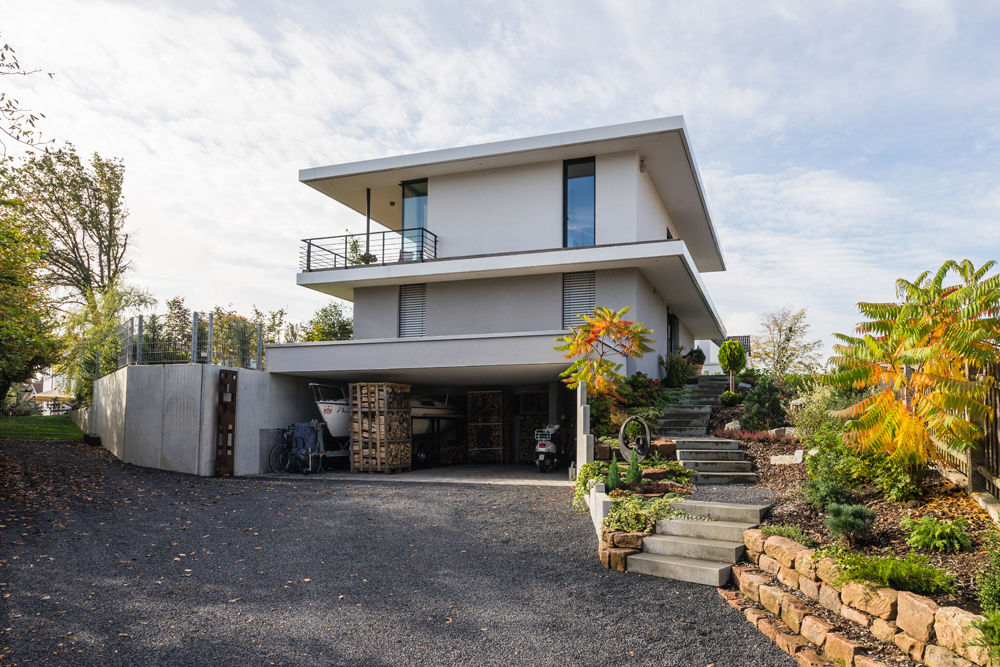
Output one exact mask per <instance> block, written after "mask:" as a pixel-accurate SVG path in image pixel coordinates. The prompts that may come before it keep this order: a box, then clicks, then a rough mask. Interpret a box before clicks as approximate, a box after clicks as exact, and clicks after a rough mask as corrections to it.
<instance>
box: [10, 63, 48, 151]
mask: <svg viewBox="0 0 1000 667" xmlns="http://www.w3.org/2000/svg"><path fill="white" fill-rule="evenodd" d="M40 71H41V70H37V69H36V70H26V69H24V68H23V67H21V63H20V62H18V60H17V54H16V53H15V52H14V49H13V48H12V47H11V45H10V44H3V46H0V76H30V75H32V74H37V73H38V72H40ZM51 77H52V74H51V73H49V78H51ZM42 118H45V114H43V113H39V112H37V111H32V110H31V109H26V108H25V107H24V106H23V105H22V104H21V102H20V101H18V100H17V99H15V98H13V97H11V96H10V95H8V94H7V93H6V92H4V91H3V90H0V132H2V133H3V134H4V135H6V139H5V138H3V137H0V161H12V160H13V159H14V156H13V155H11V154H9V153H8V150H7V144H8V142H14V143H18V144H22V145H24V146H28V147H29V148H30V147H34V146H41V145H44V144H46V143H48V142H45V141H42V140H41V136H40V135H39V134H38V130H37V129H36V128H35V123H36V121H38V120H41V119H42Z"/></svg>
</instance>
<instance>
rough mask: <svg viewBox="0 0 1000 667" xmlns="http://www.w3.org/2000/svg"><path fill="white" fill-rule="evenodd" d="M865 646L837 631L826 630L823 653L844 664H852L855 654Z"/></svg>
mask: <svg viewBox="0 0 1000 667" xmlns="http://www.w3.org/2000/svg"><path fill="white" fill-rule="evenodd" d="M865 648H867V647H866V646H865V645H864V644H862V643H860V642H856V641H854V640H853V639H848V638H847V637H845V636H844V635H842V634H840V633H839V632H828V633H827V634H826V645H825V646H824V647H823V653H824V654H825V655H826V657H827V658H829V659H831V660H836V661H841V662H842V663H843V664H845V665H853V664H854V656H855V654H857V653H858V652H860V651H863V650H864V649H865Z"/></svg>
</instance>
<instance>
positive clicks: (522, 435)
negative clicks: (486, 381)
mask: <svg viewBox="0 0 1000 667" xmlns="http://www.w3.org/2000/svg"><path fill="white" fill-rule="evenodd" d="M520 404H521V411H520V420H519V421H518V426H517V460H518V462H519V463H530V462H532V461H534V460H535V429H539V428H545V426H546V425H547V424H548V422H549V392H547V391H525V392H522V393H521V395H520Z"/></svg>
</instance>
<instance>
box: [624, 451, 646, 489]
mask: <svg viewBox="0 0 1000 667" xmlns="http://www.w3.org/2000/svg"><path fill="white" fill-rule="evenodd" d="M641 481H642V469H640V468H639V453H638V452H637V451H635V450H634V449H633V450H632V456H631V458H629V461H628V472H627V473H625V482H626V483H627V484H638V483H639V482H641Z"/></svg>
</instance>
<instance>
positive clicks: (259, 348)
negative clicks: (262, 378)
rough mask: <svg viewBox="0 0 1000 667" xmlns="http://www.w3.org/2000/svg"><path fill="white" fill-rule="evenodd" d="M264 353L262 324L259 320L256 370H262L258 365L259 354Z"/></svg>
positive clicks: (259, 360)
mask: <svg viewBox="0 0 1000 667" xmlns="http://www.w3.org/2000/svg"><path fill="white" fill-rule="evenodd" d="M263 353H264V325H263V324H262V323H260V322H258V323H257V366H256V367H255V368H256V369H257V370H262V369H261V367H260V362H261V355H262V354H263Z"/></svg>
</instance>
